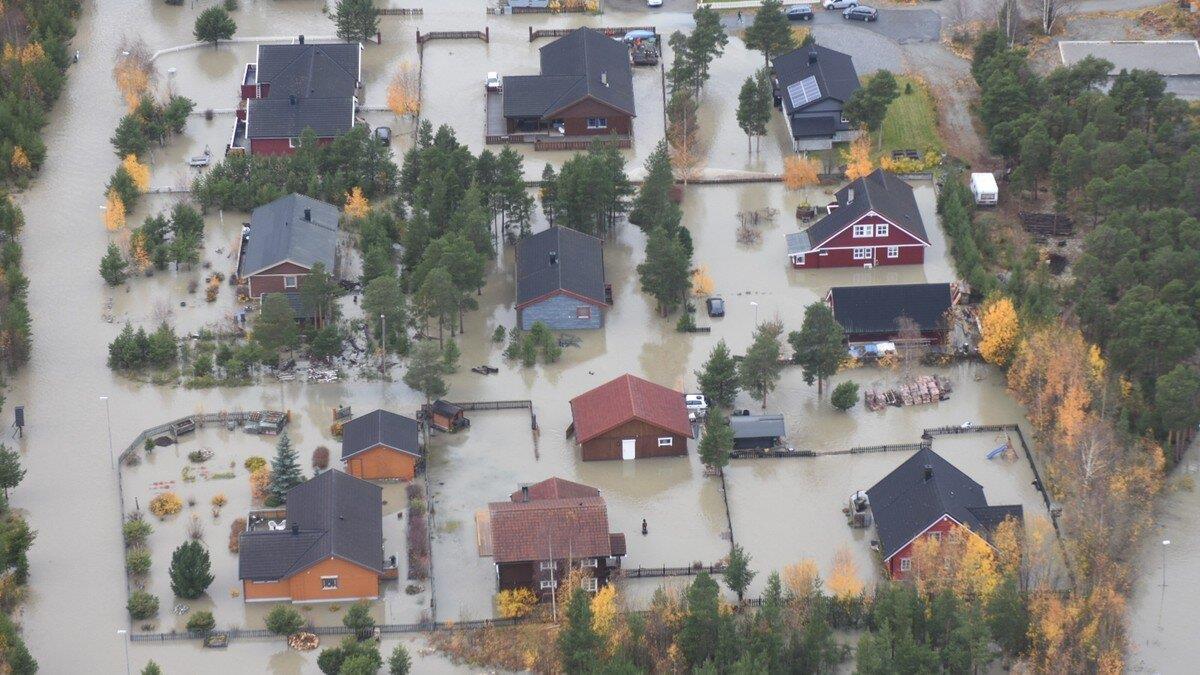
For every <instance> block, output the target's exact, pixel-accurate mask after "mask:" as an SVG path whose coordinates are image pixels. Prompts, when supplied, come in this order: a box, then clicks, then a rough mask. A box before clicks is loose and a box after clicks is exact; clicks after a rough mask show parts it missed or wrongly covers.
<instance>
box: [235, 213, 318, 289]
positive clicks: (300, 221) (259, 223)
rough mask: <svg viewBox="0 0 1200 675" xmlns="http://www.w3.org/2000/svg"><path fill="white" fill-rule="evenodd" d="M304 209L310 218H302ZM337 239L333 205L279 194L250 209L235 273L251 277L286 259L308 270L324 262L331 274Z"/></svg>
mask: <svg viewBox="0 0 1200 675" xmlns="http://www.w3.org/2000/svg"><path fill="white" fill-rule="evenodd" d="M306 209H307V210H308V216H309V219H305V210H306ZM337 240H338V210H337V207H336V206H334V205H332V204H327V203H325V202H323V201H321V200H319V199H313V198H312V197H307V196H305V195H302V194H299V193H292V194H290V195H288V196H286V197H280V198H279V199H276V200H275V201H273V202H270V203H269V204H264V205H262V206H260V207H258V208H257V209H254V211H253V212H251V214H250V235H249V239H247V241H246V246H245V251H244V252H243V254H242V262H241V266H240V269H239V270H238V275H239V276H243V277H244V276H250V275H252V274H255V273H257V272H261V271H262V270H264V269H267V268H268V267H271V266H273V265H277V264H279V263H281V262H283V261H285V260H290V261H292V262H294V263H296V264H297V265H300V266H302V267H305V268H308V269H312V268H313V266H314V265H316V264H317V263H324V265H325V269H326V271H328V272H329V273H330V274H332V273H333V271H334V263H335V262H336V256H337Z"/></svg>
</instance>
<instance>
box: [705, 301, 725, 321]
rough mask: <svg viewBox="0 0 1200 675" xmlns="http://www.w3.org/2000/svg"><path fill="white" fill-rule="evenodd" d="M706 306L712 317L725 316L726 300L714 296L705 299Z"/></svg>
mask: <svg viewBox="0 0 1200 675" xmlns="http://www.w3.org/2000/svg"><path fill="white" fill-rule="evenodd" d="M704 305H705V307H706V308H707V309H708V315H709V316H712V317H717V316H725V301H724V300H722V299H721V298H718V297H712V298H709V299H707V300H705V301H704Z"/></svg>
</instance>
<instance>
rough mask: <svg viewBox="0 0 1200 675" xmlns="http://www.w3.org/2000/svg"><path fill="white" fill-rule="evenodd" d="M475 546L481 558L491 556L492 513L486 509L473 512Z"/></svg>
mask: <svg viewBox="0 0 1200 675" xmlns="http://www.w3.org/2000/svg"><path fill="white" fill-rule="evenodd" d="M475 546H477V547H478V548H479V556H480V557H481V558H483V557H490V556H491V555H492V513H491V512H490V511H488V510H487V509H479V510H478V511H476V512H475Z"/></svg>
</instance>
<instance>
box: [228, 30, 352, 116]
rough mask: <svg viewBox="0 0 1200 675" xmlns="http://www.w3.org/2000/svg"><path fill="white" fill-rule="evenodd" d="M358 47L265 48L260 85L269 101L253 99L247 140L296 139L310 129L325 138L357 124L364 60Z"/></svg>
mask: <svg viewBox="0 0 1200 675" xmlns="http://www.w3.org/2000/svg"><path fill="white" fill-rule="evenodd" d="M361 52H362V49H361V47H359V45H357V44H350V43H336V44H303V45H300V44H292V45H262V46H260V47H259V48H258V81H259V83H266V84H269V85H270V86H269V87H267V97H266V98H262V99H252V100H251V101H250V102H249V112H248V115H247V118H246V137H247V138H295V137H298V136H299V135H300V133H301V132H303V131H304V130H305V129H306V128H311V129H312V130H313V131H315V132H316V133H317V136H319V137H322V138H325V137H330V136H336V135H338V134H342V133H345V132H347V131H349V130H350V129H351V128H352V127H353V126H354V101H355V99H354V96H355V93H356V92H357V90H358V77H359V66H360V56H361Z"/></svg>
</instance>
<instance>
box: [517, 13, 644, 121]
mask: <svg viewBox="0 0 1200 675" xmlns="http://www.w3.org/2000/svg"><path fill="white" fill-rule="evenodd" d="M540 52H541V69H542V70H541V75H518V76H509V77H505V78H504V115H505V117H549V116H552V115H553V114H554V113H557V112H559V111H560V110H562V109H563V108H566V107H567V106H570V105H572V104H574V103H577V102H579V101H580V100H582V99H584V98H587V97H591V98H594V99H596V100H597V101H600V102H601V103H604V104H606V105H609V106H612V107H613V108H616V109H617V110H620V111H622V112H624V113H627V114H628V115H630V116H634V115H636V113H635V110H634V103H633V68H632V66H630V64H629V47H628V46H626V45H625V44H624V43H622V42H619V41H617V40H614V39H612V38H610V37H608V36H606V35H604V34H602V33H599V32H597V31H595V30H592V29H591V28H578V29H576V30H574V31H572V32H570V33H568V34H567V35H564V36H563V37H561V38H559V39H557V40H555V41H554V42H551V43H550V44H548V45H546V46H545V47H542V48H541V50H540Z"/></svg>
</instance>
